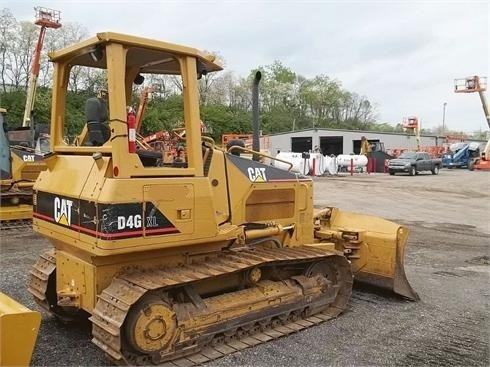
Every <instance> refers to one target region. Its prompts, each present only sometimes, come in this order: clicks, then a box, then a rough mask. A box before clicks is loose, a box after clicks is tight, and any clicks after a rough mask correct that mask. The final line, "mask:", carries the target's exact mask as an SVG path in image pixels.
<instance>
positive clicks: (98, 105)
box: [84, 97, 111, 146]
mask: <svg viewBox="0 0 490 367" xmlns="http://www.w3.org/2000/svg"><path fill="white" fill-rule="evenodd" d="M85 118H86V121H87V131H88V138H87V139H86V141H85V143H84V145H92V146H101V145H103V144H104V143H105V142H106V141H107V140H109V138H110V137H111V129H110V127H109V123H108V122H107V118H108V115H107V102H106V101H105V100H103V99H102V98H97V97H93V98H89V99H87V102H85Z"/></svg>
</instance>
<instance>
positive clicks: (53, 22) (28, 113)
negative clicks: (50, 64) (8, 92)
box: [22, 6, 61, 127]
mask: <svg viewBox="0 0 490 367" xmlns="http://www.w3.org/2000/svg"><path fill="white" fill-rule="evenodd" d="M34 10H35V11H36V21H35V23H34V24H36V25H38V26H40V27H41V29H40V30H39V37H38V39H37V43H36V48H35V50H34V57H33V60H32V65H31V72H30V75H29V83H28V85H27V98H26V105H25V108H24V119H23V120H22V127H29V126H31V125H33V123H32V121H31V118H32V111H33V109H34V101H35V98H36V89H37V79H38V77H39V69H40V67H41V51H42V48H43V42H44V36H45V34H46V30H47V29H48V28H53V29H57V28H60V27H61V23H60V12H59V11H58V10H53V9H48V8H43V7H40V6H38V7H35V8H34Z"/></svg>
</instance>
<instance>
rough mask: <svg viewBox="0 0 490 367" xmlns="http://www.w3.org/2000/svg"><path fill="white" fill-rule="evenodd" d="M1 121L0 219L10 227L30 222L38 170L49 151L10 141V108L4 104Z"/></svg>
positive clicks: (43, 166) (41, 168) (3, 225)
mask: <svg viewBox="0 0 490 367" xmlns="http://www.w3.org/2000/svg"><path fill="white" fill-rule="evenodd" d="M0 123H1V125H2V126H1V128H0V146H1V156H0V167H1V181H0V184H1V190H0V195H1V205H0V221H1V224H2V226H1V227H2V229H8V228H12V227H18V226H23V225H26V224H30V222H31V219H32V188H33V186H34V182H35V181H36V179H37V177H38V176H39V173H40V172H41V171H43V170H45V169H46V162H45V158H46V156H47V155H46V154H43V153H39V152H37V151H36V150H35V149H32V148H29V147H25V146H22V145H11V144H10V141H9V138H8V124H7V111H6V110H5V109H3V108H1V109H0ZM39 141H41V138H40V140H39Z"/></svg>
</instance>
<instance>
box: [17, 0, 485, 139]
mask: <svg viewBox="0 0 490 367" xmlns="http://www.w3.org/2000/svg"><path fill="white" fill-rule="evenodd" d="M11 3H12V4H9V8H10V10H11V11H12V12H13V14H14V16H15V17H16V18H17V19H19V20H27V21H31V20H32V19H33V10H32V7H34V6H37V5H41V6H47V7H50V6H57V7H58V9H59V10H61V12H62V17H63V21H67V22H78V23H80V24H82V25H84V26H85V27H86V28H87V29H88V30H89V32H90V33H95V32H97V31H105V30H111V31H117V32H123V33H131V34H136V35H140V36H144V37H150V38H158V39H162V40H166V41H170V42H174V43H182V44H185V45H188V46H193V47H197V48H200V49H206V50H211V51H218V52H219V53H220V55H222V56H223V57H224V59H225V60H226V65H227V68H228V70H231V71H234V72H235V73H236V74H238V75H241V76H246V75H247V74H248V73H249V72H250V70H252V69H254V68H256V67H257V66H260V65H268V64H271V63H272V62H274V60H280V61H281V62H282V63H283V64H284V65H286V66H287V67H289V68H291V69H292V70H293V71H295V72H296V73H298V74H300V75H303V76H305V77H314V76H316V75H320V74H326V75H328V76H330V77H331V78H333V79H338V80H340V81H341V82H342V85H343V86H344V87H345V88H347V89H348V90H350V91H353V92H356V93H358V94H361V95H365V96H366V97H367V98H368V99H369V100H370V101H372V102H373V103H374V104H376V105H377V106H378V111H379V118H380V121H383V122H391V123H397V122H400V121H401V119H402V117H403V116H405V115H408V114H410V115H418V116H419V118H420V119H421V120H422V121H423V122H424V123H425V127H436V126H438V125H441V123H442V105H443V103H444V102H447V116H446V125H447V126H448V127H449V128H451V129H454V130H465V131H475V130H479V129H482V130H486V129H487V128H488V126H487V123H486V120H485V118H484V115H483V110H482V108H481V105H480V103H479V98H478V95H477V94H467V95H462V94H455V93H454V92H453V80H454V79H455V78H460V77H466V76H468V75H481V76H490V75H489V74H490V73H489V65H490V5H489V3H488V1H437V0H432V1H410V2H409V1H364V2H361V1H300V0H297V1H292V0H283V1H273V0H270V1H258V0H257V1H255V0H247V1H245V0H243V1H206V0H203V1H156V0H155V1H138V2H134V1H115V0H114V1H108V0H99V1H95V0H85V1H80V0H78V1H69V0H65V1H63V2H61V1H60V2H57V3H56V5H53V4H52V2H51V3H49V2H47V1H37V0H36V1H27V0H22V1H16V2H11Z"/></svg>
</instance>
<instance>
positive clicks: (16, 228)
mask: <svg viewBox="0 0 490 367" xmlns="http://www.w3.org/2000/svg"><path fill="white" fill-rule="evenodd" d="M0 230H1V231H2V233H3V234H10V233H14V234H15V233H16V232H20V231H26V230H27V231H32V219H17V220H8V221H2V222H1V224H0Z"/></svg>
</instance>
